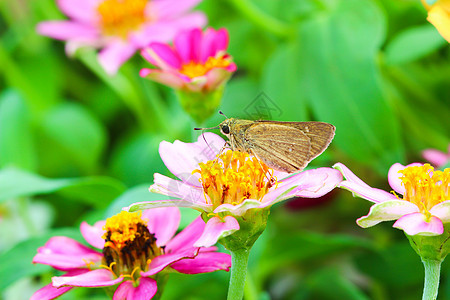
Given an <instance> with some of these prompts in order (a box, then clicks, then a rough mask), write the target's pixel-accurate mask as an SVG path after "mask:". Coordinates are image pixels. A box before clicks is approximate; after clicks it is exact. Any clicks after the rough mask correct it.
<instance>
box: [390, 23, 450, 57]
mask: <svg viewBox="0 0 450 300" xmlns="http://www.w3.org/2000/svg"><path fill="white" fill-rule="evenodd" d="M447 44H448V43H447V41H446V40H445V39H444V38H443V37H442V36H441V35H440V34H439V32H438V31H437V30H436V28H435V27H434V26H433V25H431V24H425V25H421V26H416V27H410V28H408V29H406V30H404V31H402V32H400V33H399V34H398V35H396V36H395V37H394V38H393V40H392V41H391V42H390V43H389V44H388V45H387V47H386V51H385V59H386V63H387V64H401V63H407V62H411V61H414V60H417V59H420V58H422V57H424V56H426V55H428V54H430V53H433V52H435V51H436V50H437V49H439V48H441V47H442V46H444V45H447Z"/></svg>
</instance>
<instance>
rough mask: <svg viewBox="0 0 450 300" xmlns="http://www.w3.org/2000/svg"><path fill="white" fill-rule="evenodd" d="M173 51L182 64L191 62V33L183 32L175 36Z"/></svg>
mask: <svg viewBox="0 0 450 300" xmlns="http://www.w3.org/2000/svg"><path fill="white" fill-rule="evenodd" d="M173 44H174V46H175V50H176V51H177V53H178V56H179V57H180V59H181V62H182V63H183V64H187V63H189V62H190V61H191V52H192V49H191V31H190V30H189V31H183V32H180V33H178V34H177V35H176V36H175V39H174V42H173Z"/></svg>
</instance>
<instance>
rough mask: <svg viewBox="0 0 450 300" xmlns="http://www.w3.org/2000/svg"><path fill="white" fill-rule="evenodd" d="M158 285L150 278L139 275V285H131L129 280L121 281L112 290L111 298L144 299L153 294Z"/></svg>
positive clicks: (121, 299)
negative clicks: (113, 290)
mask: <svg viewBox="0 0 450 300" xmlns="http://www.w3.org/2000/svg"><path fill="white" fill-rule="evenodd" d="M157 290H158V287H157V285H156V281H155V280H154V279H152V278H147V277H141V278H140V279H139V285H138V286H137V287H134V286H133V282H132V281H131V280H127V281H124V282H122V283H121V284H120V285H119V287H118V288H117V290H116V291H115V292H114V296H113V300H124V299H127V300H146V299H152V298H153V296H155V294H156V291H157Z"/></svg>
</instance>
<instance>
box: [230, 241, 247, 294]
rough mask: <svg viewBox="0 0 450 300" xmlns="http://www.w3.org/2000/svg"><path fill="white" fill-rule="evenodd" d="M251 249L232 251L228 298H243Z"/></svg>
mask: <svg viewBox="0 0 450 300" xmlns="http://www.w3.org/2000/svg"><path fill="white" fill-rule="evenodd" d="M249 254H250V249H239V250H236V251H231V276H230V285H229V287H228V297H227V300H242V298H243V297H244V287H245V278H246V275H247V264H248V256H249Z"/></svg>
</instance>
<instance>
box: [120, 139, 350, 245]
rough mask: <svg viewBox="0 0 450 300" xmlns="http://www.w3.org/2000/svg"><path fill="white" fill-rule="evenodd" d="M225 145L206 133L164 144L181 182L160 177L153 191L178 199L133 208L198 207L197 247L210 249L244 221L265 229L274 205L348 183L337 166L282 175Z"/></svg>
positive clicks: (167, 161)
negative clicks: (200, 220)
mask: <svg viewBox="0 0 450 300" xmlns="http://www.w3.org/2000/svg"><path fill="white" fill-rule="evenodd" d="M205 141H207V142H205ZM224 144H225V141H224V140H223V139H222V138H221V137H219V136H218V135H216V134H213V133H205V134H203V135H202V136H200V137H199V138H198V141H197V142H194V143H183V142H180V141H175V142H174V143H173V144H172V143H169V142H165V141H163V142H161V144H160V146H159V153H160V155H161V158H162V160H163V162H164V164H165V165H166V166H167V168H168V169H169V170H170V171H171V172H172V174H174V175H175V176H177V177H178V178H179V179H180V180H174V179H171V178H169V177H167V176H164V175H161V174H158V173H156V174H155V180H154V184H153V185H152V186H151V187H150V191H152V192H157V193H161V194H164V195H167V196H170V197H174V198H175V199H171V200H161V201H152V202H141V203H135V204H133V205H131V206H130V207H128V209H129V210H139V209H146V208H151V207H158V206H174V205H176V206H186V207H192V208H194V209H197V210H198V211H200V212H202V217H203V219H206V220H207V223H206V227H205V231H204V232H203V235H202V236H201V237H200V239H199V240H198V241H197V242H196V243H195V244H194V245H196V246H205V247H208V246H210V245H213V244H215V243H216V242H217V241H218V240H219V239H220V238H223V237H226V236H229V235H231V234H233V233H235V232H236V231H238V230H240V222H238V220H241V221H242V220H243V219H245V222H253V223H254V222H261V223H264V224H261V225H264V226H263V227H262V230H264V228H265V221H266V218H267V215H268V213H267V211H268V209H269V208H270V207H271V206H272V205H274V204H276V203H278V202H281V201H284V200H286V199H289V198H292V197H296V196H298V197H307V198H317V197H320V196H322V195H324V194H326V193H328V192H329V191H331V190H332V189H334V188H335V187H336V186H337V185H338V184H339V183H340V182H341V181H342V175H341V174H340V172H339V171H337V170H334V169H332V168H318V169H314V170H308V171H303V172H300V173H296V174H286V173H283V172H277V171H274V170H272V169H270V168H268V167H267V166H266V165H265V164H264V163H263V162H262V161H259V160H257V159H256V158H255V157H250V156H249V155H248V154H247V153H242V152H238V151H231V150H224V151H220V149H221V148H222V147H223V145H224ZM255 226H256V227H258V224H255ZM247 230H248V229H247ZM260 233H261V232H259V234H260ZM259 234H257V235H256V237H257V236H258V235H259Z"/></svg>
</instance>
